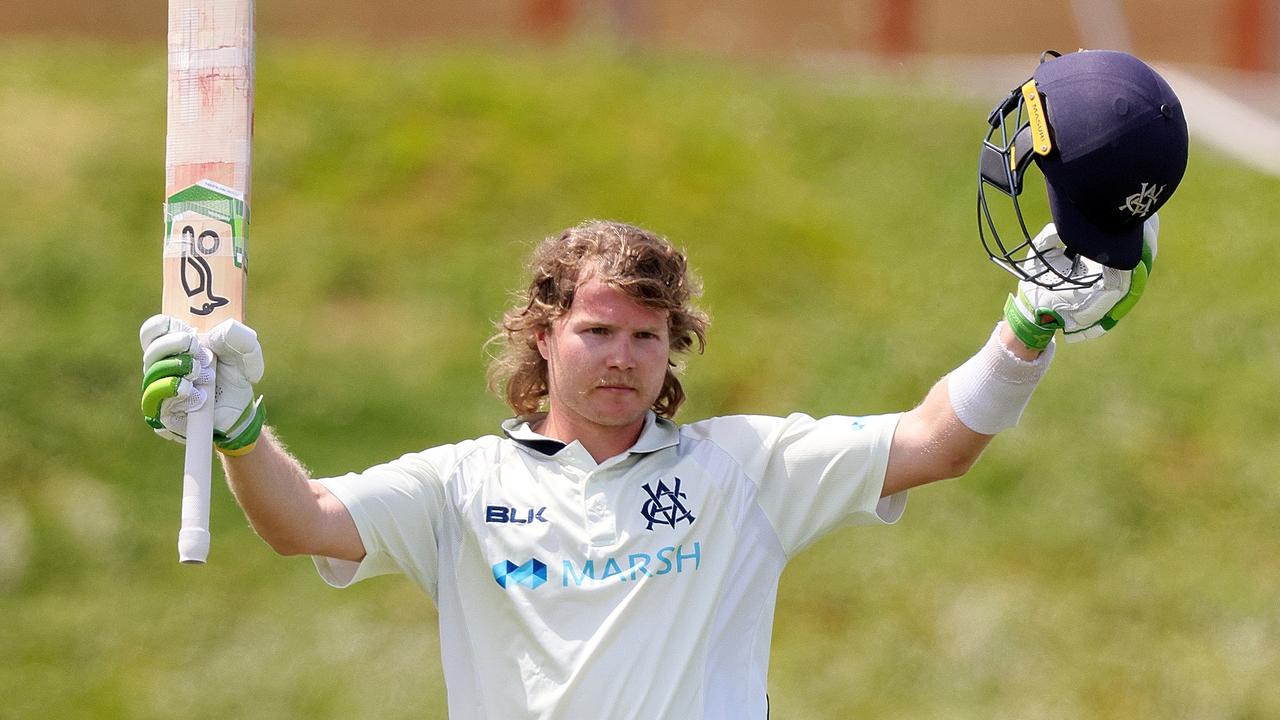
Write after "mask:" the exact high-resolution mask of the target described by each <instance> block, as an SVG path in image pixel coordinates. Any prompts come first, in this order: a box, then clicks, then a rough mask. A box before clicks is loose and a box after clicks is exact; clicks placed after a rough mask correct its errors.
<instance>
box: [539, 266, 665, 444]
mask: <svg viewBox="0 0 1280 720" xmlns="http://www.w3.org/2000/svg"><path fill="white" fill-rule="evenodd" d="M667 315H668V313H667V312H666V311H665V310H655V309H653V308H648V307H645V306H643V305H641V304H639V303H637V302H636V301H634V300H632V299H631V298H630V297H628V296H627V295H626V294H625V293H623V292H622V291H621V290H618V289H617V288H615V287H612V286H610V285H606V284H605V283H602V282H600V281H599V280H597V279H595V278H594V277H592V278H590V279H588V280H587V281H586V282H584V283H583V284H582V285H579V286H578V288H577V290H576V291H575V293H574V297H573V305H572V306H571V307H570V308H569V312H568V313H567V314H565V315H564V316H563V317H561V318H560V319H558V320H556V321H555V322H554V323H552V325H551V330H550V332H546V333H540V334H539V335H538V338H537V340H538V351H539V352H540V353H541V354H542V357H543V358H545V359H546V360H547V366H548V367H547V377H548V385H549V387H548V393H549V397H550V400H551V415H552V417H553V418H554V420H555V421H556V422H557V424H560V423H563V424H566V425H568V426H569V427H572V428H575V429H577V430H578V431H583V430H586V431H588V432H598V431H600V430H602V429H605V428H616V429H618V430H619V431H622V430H625V431H627V432H638V431H639V424H641V423H643V421H644V415H645V411H646V410H648V409H649V408H650V407H651V406H652V405H653V403H654V401H655V400H657V398H658V393H659V392H661V390H662V381H663V378H664V377H665V376H666V371H667V362H668V359H669V358H670V333H669V331H668V328H667Z"/></svg>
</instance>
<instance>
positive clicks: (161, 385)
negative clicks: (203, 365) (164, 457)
mask: <svg viewBox="0 0 1280 720" xmlns="http://www.w3.org/2000/svg"><path fill="white" fill-rule="evenodd" d="M208 397H209V393H208V392H207V391H206V390H204V389H203V388H201V387H199V386H197V385H195V384H194V383H192V382H191V381H190V380H186V379H183V378H166V379H163V380H158V381H156V382H154V383H152V384H151V385H148V386H147V389H146V390H145V391H144V392H143V394H142V414H143V416H144V417H146V418H147V419H148V424H150V425H151V426H152V427H155V425H156V422H152V421H157V422H158V423H159V425H161V426H162V427H164V428H166V429H168V430H171V431H173V432H176V433H180V434H181V433H185V432H186V429H187V414H188V413H190V412H193V411H195V410H199V409H200V408H201V407H203V406H204V403H205V400H206V399H207V398H208ZM157 429H158V428H157Z"/></svg>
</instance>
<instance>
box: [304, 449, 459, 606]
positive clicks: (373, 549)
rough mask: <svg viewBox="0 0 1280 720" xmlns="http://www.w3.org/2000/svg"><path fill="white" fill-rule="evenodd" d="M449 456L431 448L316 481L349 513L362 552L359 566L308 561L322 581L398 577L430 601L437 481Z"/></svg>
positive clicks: (440, 505)
mask: <svg viewBox="0 0 1280 720" xmlns="http://www.w3.org/2000/svg"><path fill="white" fill-rule="evenodd" d="M452 455H453V453H451V452H449V448H448V447H442V448H435V449H433V450H428V451H425V452H421V453H413V454H409V455H405V456H403V457H401V458H399V459H397V460H393V461H391V462H388V463H384V464H382V465H375V466H373V467H371V468H369V469H367V470H365V471H364V472H359V473H347V474H346V475H341V476H338V477H332V478H323V479H320V480H317V482H319V483H320V484H321V485H323V486H324V487H325V488H327V489H328V490H329V492H331V493H333V494H334V496H336V497H337V498H338V500H340V501H341V502H342V504H343V505H344V506H346V508H347V511H348V512H349V513H351V519H352V520H353V521H354V522H355V525H356V530H357V531H358V532H359V533H360V540H361V542H363V543H364V549H365V557H364V559H363V560H361V561H360V562H359V563H355V562H351V561H346V560H338V559H336V558H327V557H321V556H313V558H312V559H313V561H314V562H315V565H316V569H317V570H318V571H319V572H320V576H321V577H322V578H324V580H325V582H327V583H329V584H330V585H332V586H334V587H347V586H348V585H351V584H353V583H356V582H359V581H360V580H364V579H365V578H370V577H374V576H377V575H385V574H390V573H404V574H405V575H408V576H409V577H410V578H411V579H412V580H414V581H415V582H416V583H418V584H419V585H420V586H422V587H423V588H426V589H427V591H428V593H429V594H430V595H431V597H432V598H433V599H435V598H436V587H437V579H438V575H439V554H440V537H441V534H442V529H443V524H444V521H445V508H446V502H445V492H444V486H443V478H444V476H445V473H446V472H447V469H448V465H449V464H450V462H451V458H452Z"/></svg>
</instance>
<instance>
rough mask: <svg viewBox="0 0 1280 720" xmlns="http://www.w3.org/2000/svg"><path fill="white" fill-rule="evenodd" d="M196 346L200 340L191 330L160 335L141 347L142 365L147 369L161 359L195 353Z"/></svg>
mask: <svg viewBox="0 0 1280 720" xmlns="http://www.w3.org/2000/svg"><path fill="white" fill-rule="evenodd" d="M198 347H200V340H199V338H198V337H197V336H196V334H195V332H193V331H189V330H180V331H177V332H171V333H167V334H164V335H161V336H159V337H157V338H155V339H154V340H152V341H151V342H150V343H148V344H147V345H146V347H145V348H144V349H143V351H142V367H143V368H148V369H149V368H150V367H151V366H152V365H155V364H156V363H158V362H160V361H161V360H163V359H165V358H168V357H173V356H175V355H195V354H196V352H195V350H196V348H198Z"/></svg>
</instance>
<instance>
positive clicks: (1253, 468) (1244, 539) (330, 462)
mask: <svg viewBox="0 0 1280 720" xmlns="http://www.w3.org/2000/svg"><path fill="white" fill-rule="evenodd" d="M1015 74H1016V73H1015ZM258 79H259V87H258V105H257V142H256V148H255V149H256V153H257V154H256V157H255V172H254V188H253V196H254V197H253V207H254V212H255V215H254V217H253V223H252V229H251V237H250V243H251V244H250V248H251V257H252V282H251V290H250V303H251V304H250V307H249V311H248V315H249V320H250V322H251V323H252V324H253V325H254V326H255V327H257V328H258V330H259V331H260V333H261V335H262V337H263V339H264V343H265V346H266V352H267V356H268V371H267V376H266V378H265V380H264V381H263V383H262V385H261V390H262V391H263V392H264V393H265V394H266V396H267V398H268V408H269V412H270V414H271V420H272V422H273V423H274V424H275V425H277V426H278V427H279V428H280V432H281V434H282V435H283V436H284V438H285V439H286V440H287V441H288V442H289V444H290V446H291V448H292V449H293V450H294V451H295V452H296V453H297V454H298V455H299V456H300V457H301V458H303V459H304V461H305V462H307V463H308V464H309V465H310V466H311V467H312V468H313V469H314V471H315V472H317V473H321V474H330V473H338V472H342V471H345V470H348V469H352V468H358V467H363V466H366V465H368V464H372V463H374V462H376V461H379V460H382V459H385V458H387V457H389V456H393V455H396V454H399V453H402V452H405V451H409V450H413V449H417V448H421V447H425V446H429V445H432V444H437V443H442V442H449V441H453V440H457V439H460V438H463V437H470V436H475V435H478V434H482V433H487V432H491V431H492V430H493V429H494V428H495V425H496V422H497V420H499V419H500V418H502V417H504V409H503V407H502V405H501V403H500V402H499V401H498V400H496V399H495V398H492V397H490V396H487V395H486V394H485V393H484V390H483V365H484V359H485V356H484V353H483V351H482V349H481V345H482V343H483V341H484V339H485V338H486V337H487V335H488V334H489V328H490V323H491V322H492V321H493V320H494V319H495V318H497V317H498V316H499V315H500V313H501V311H502V310H503V308H504V306H505V303H506V301H507V298H508V293H509V292H510V291H511V290H513V289H514V288H515V287H516V285H517V284H518V282H519V280H518V278H519V273H520V268H521V264H522V260H523V255H524V253H525V251H526V250H527V249H528V248H529V247H530V246H531V244H532V243H534V242H536V241H537V240H538V239H540V238H541V237H542V236H543V235H546V234H549V233H551V232H554V231H556V230H558V229H560V228H562V227H565V226H567V225H570V224H572V223H575V222H577V221H578V220H580V219H583V218H589V217H610V218H617V219H622V220H627V221H631V222H635V223H639V224H642V225H647V226H650V227H653V228H654V229H656V230H659V231H660V232H663V233H665V234H668V235H669V236H670V237H672V238H673V239H674V240H676V241H677V242H678V243H679V244H682V245H684V246H685V247H687V248H688V249H689V251H690V253H691V257H692V260H693V262H694V264H695V266H696V267H697V268H698V269H699V270H700V272H701V273H702V274H703V276H704V278H705V280H706V286H707V297H706V305H707V306H708V307H709V309H710V310H711V312H712V314H713V316H714V318H715V320H716V322H715V324H714V327H713V334H712V339H711V344H710V347H709V350H708V352H707V354H706V356H705V357H701V358H694V359H693V360H692V361H691V363H690V369H689V372H688V381H687V386H688V388H689V390H690V395H691V398H692V400H691V402H690V404H689V406H688V408H687V409H686V410H685V412H684V415H683V417H684V418H686V419H694V418H698V417H703V416H707V415H712V414H723V413H733V412H764V413H785V412H788V411H791V410H804V411H807V412H810V413H814V414H825V413H832V412H852V413H859V412H862V413H869V412H882V411H892V410H899V409H905V408H906V407H908V406H910V405H911V404H913V403H914V402H916V401H917V400H918V399H919V398H920V397H921V396H922V395H923V393H924V391H925V390H926V389H927V388H928V387H929V385H930V384H931V383H932V382H933V381H934V380H935V379H936V378H937V377H938V376H940V375H941V374H943V373H945V372H946V371H947V370H949V369H950V368H952V367H953V366H955V365H956V364H958V363H959V362H961V361H963V360H964V359H965V358H966V357H967V356H968V355H969V353H971V352H972V351H973V350H974V349H975V348H976V347H977V346H978V345H980V344H981V342H982V341H983V339H984V338H985V336H986V334H987V333H988V331H989V329H990V327H991V324H992V323H993V322H994V320H995V319H996V318H997V317H998V314H999V308H1000V305H1001V303H1002V301H1003V296H1004V294H1005V293H1006V292H1007V291H1008V288H1009V284H1010V283H1009V282H1008V278H1005V277H1003V276H1002V275H1001V274H999V273H998V272H997V271H995V270H994V269H992V268H991V267H989V265H988V264H987V263H986V261H985V260H984V259H983V258H982V255H981V252H980V249H979V247H978V243H977V238H976V237H974V235H975V232H974V222H975V221H974V211H973V192H972V188H973V170H974V164H975V160H976V155H977V149H978V142H979V139H980V137H981V133H982V118H984V117H985V111H986V109H987V108H985V107H974V106H972V105H969V104H966V103H959V102H952V101H948V100H946V99H945V98H940V97H937V96H935V95H933V94H930V93H928V92H926V91H923V90H919V89H912V86H911V84H909V83H902V82H895V81H891V80H889V79H880V78H876V77H868V76H865V75H859V76H853V75H851V76H850V77H849V78H848V80H849V88H851V89H850V90H849V91H847V92H845V91H840V90H838V89H833V86H832V85H831V83H829V82H824V83H817V82H814V81H811V80H809V79H808V78H806V77H805V76H803V75H800V74H797V73H793V72H789V71H786V70H784V69H779V68H765V67H760V66H741V65H732V64H727V63H721V62H714V61H708V60H706V59H698V58H691V57H678V56H652V55H643V54H621V53H617V52H613V51H610V50H608V49H604V48H593V47H578V48H573V49H570V50H562V51H536V50H530V49H521V48H515V49H508V50H506V51H504V52H502V53H497V52H488V51H480V50H476V51H465V50H456V49H455V50H441V49H435V50H409V49H379V50H372V49H368V48H360V47H355V46H350V47H333V46H329V45H325V46H321V45H318V44H317V45H287V46H285V45H277V44H274V43H270V42H265V41H264V42H263V43H262V47H261V48H260V54H259V67H258ZM1014 79H1016V78H1014ZM164 80H165V68H164V57H163V51H162V49H158V48H156V47H147V48H136V47H135V48H131V47H118V46H106V45H86V44H59V43H21V44H14V43H9V44H6V45H0V117H3V118H4V120H3V122H2V123H0V147H3V148H5V152H6V155H7V156H6V158H5V163H4V171H3V172H2V173H0V196H2V197H4V198H5V200H6V202H5V204H4V206H3V207H2V208H0V251H3V257H4V259H5V269H6V272H4V273H0V338H3V339H4V349H3V352H0V377H3V382H0V428H3V432H2V433H0V469H2V472H3V481H2V482H0V618H4V620H3V622H0V657H2V662H0V697H3V698H4V701H3V702H0V717H14V718H20V717H21V718H25V717H59V718H161V717H175V716H182V717H189V718H225V717H255V718H295V717H315V718H322V717H378V718H400V717H404V718H408V717H443V715H444V694H443V688H442V680H441V674H440V669H439V653H438V650H437V647H436V632H435V628H434V623H435V615H434V610H433V609H432V607H431V605H430V602H429V601H428V600H427V599H426V598H425V597H424V596H422V595H421V594H420V593H419V592H418V591H416V590H415V589H414V588H413V587H411V586H410V585H409V584H408V583H407V582H405V581H403V580H401V579H384V580H378V581H374V582H371V583H366V584H364V586H363V587H357V588H354V589H352V590H350V591H346V592H343V593H337V592H334V591H331V590H328V589H327V588H325V587H324V585H323V584H322V583H321V582H320V581H319V579H318V578H316V577H315V575H314V571H313V570H312V569H311V566H310V562H309V561H308V560H306V559H300V558H294V559H288V560H286V559H279V558H276V557H274V556H273V555H272V554H271V553H270V551H269V550H268V549H267V548H266V547H265V546H264V545H263V544H262V543H261V542H259V541H258V540H257V539H256V538H255V537H254V536H253V534H252V533H251V531H249V529H248V528H247V525H246V523H245V521H244V519H243V516H242V515H241V514H240V512H239V511H238V510H237V509H236V507H235V505H234V502H233V501H232V500H231V499H230V497H229V493H227V492H226V490H225V487H223V486H221V485H220V486H219V487H218V488H217V490H216V492H215V507H214V509H213V512H214V520H213V522H214V528H213V531H214V534H215V541H214V547H213V553H212V557H211V563H210V564H209V565H208V566H206V567H204V568H201V569H192V568H187V567H181V566H179V565H178V564H177V563H175V562H174V558H173V555H174V552H173V545H174V542H173V540H174V533H175V530H176V517H177V504H178V484H177V481H176V477H175V476H176V473H177V469H178V467H179V464H180V461H179V457H180V452H179V450H178V449H177V448H176V447H175V446H172V445H169V444H167V443H163V442H161V441H159V440H157V439H155V438H153V437H152V436H151V435H150V433H149V432H148V431H147V430H146V428H145V427H144V425H143V424H142V423H141V421H140V419H139V417H138V411H137V391H138V367H137V366H138V362H139V360H138V358H139V351H138V348H137V340H136V328H137V326H138V324H139V322H140V321H141V320H142V319H143V318H145V317H146V316H147V315H149V314H151V313H152V312H154V311H155V310H156V309H157V308H158V307H159V295H160V273H159V258H158V250H159V242H160V238H159V234H160V233H159V224H160V222H159V221H160V194H161V191H162V183H163V164H164V157H163V152H164V150H163V147H164V146H163V137H164V92H165V87H164ZM853 88H856V91H855V90H854V89H853ZM1001 92H1003V88H999V89H993V97H994V96H996V95H999V94H1000V93H1001ZM1278 190H1280V182H1278V181H1277V180H1276V179H1274V178H1268V177H1263V176H1260V175H1257V174H1255V173H1252V172H1249V171H1247V170H1244V169H1241V168H1240V167H1238V166H1236V165H1234V164H1232V163H1230V162H1227V161H1225V160H1223V159H1221V158H1218V157H1214V156H1212V155H1210V154H1208V153H1206V152H1203V151H1201V150H1200V149H1199V148H1196V147H1194V146H1193V153H1192V158H1191V165H1190V169H1189V171H1188V175H1187V178H1186V180H1185V182H1184V183H1183V186H1182V188H1181V189H1180V190H1179V192H1178V196H1177V198H1176V200H1175V201H1174V202H1173V203H1172V204H1171V205H1170V206H1169V207H1168V208H1166V210H1164V211H1163V212H1162V218H1163V220H1164V236H1163V237H1162V238H1161V253H1160V258H1159V261H1158V263H1157V270H1156V276H1155V280H1156V282H1155V284H1154V285H1153V286H1152V291H1151V293H1150V294H1149V297H1148V298H1147V299H1146V300H1144V301H1143V303H1142V305H1141V306H1140V307H1139V309H1138V310H1137V311H1136V312H1135V313H1134V314H1133V315H1132V316H1130V318H1128V319H1126V321H1125V322H1124V323H1123V324H1122V325H1121V326H1120V328H1119V330H1118V332H1116V333H1114V335H1113V336H1112V337H1109V338H1107V339H1106V340H1104V341H1101V342H1097V343H1090V344H1087V345H1083V346H1071V347H1063V348H1061V350H1062V352H1060V354H1059V356H1058V359H1057V360H1056V361H1055V367H1054V368H1053V371H1052V373H1051V375H1050V377H1049V378H1048V379H1047V380H1046V382H1045V383H1044V384H1043V386H1042V387H1041V388H1040V390H1039V391H1038V393H1037V397H1036V399H1035V401H1034V402H1033V403H1032V405H1031V407H1030V408H1029V410H1028V411H1027V414H1026V416H1025V417H1024V421H1023V425H1022V426H1021V427H1020V428H1019V429H1017V430H1015V431H1012V432H1010V433H1008V434H1007V436H1004V437H1001V438H1000V439H998V440H997V441H996V442H995V443H994V445H993V446H992V447H991V449H990V450H988V452H987V453H986V456H985V457H984V459H983V460H982V462H980V463H979V465H978V466H977V468H975V469H974V471H973V472H971V473H970V475H969V476H968V477H967V478H965V479H963V480H960V481H954V482H949V483H944V484H942V485H940V486H937V487H933V488H929V489H925V490H922V491H919V492H916V493H913V499H912V502H911V507H910V510H909V512H908V513H907V515H906V517H905V518H904V520H903V521H902V523H901V524H900V525H899V526H898V527H895V528H892V529H882V530H863V531H848V532H843V533H837V534H835V535H833V536H831V537H829V538H827V539H826V540H824V541H822V542H821V543H820V544H818V545H817V546H816V547H815V548H813V549H811V550H809V551H808V552H806V553H805V554H803V555H801V556H800V557H798V558H797V559H796V560H795V561H794V562H793V563H792V564H791V566H790V568H789V570H788V572H787V574H786V576H785V577H784V579H783V584H782V588H781V591H780V597H779V603H778V621H777V628H776V632H775V642H774V651H773V663H772V667H771V679H770V689H771V701H772V702H771V704H772V707H773V708H774V711H775V714H776V715H777V716H779V717H799V718H823V717H830V718H836V717H851V716H857V717H914V718H933V717H936V718H1041V717H1044V718H1059V717H1076V718H1133V717H1161V718H1184V717H1185V718H1239V719H1244V718H1267V717H1277V716H1280V689H1277V687H1276V685H1275V683H1274V678H1275V677H1277V676H1278V675H1280V657H1277V652H1278V651H1277V647H1280V611H1278V608H1280V604H1278V603H1277V598H1278V597H1280V552H1278V551H1280V529H1278V524H1277V522H1276V517H1277V516H1278V511H1280V491H1278V490H1277V489H1276V476H1277V471H1278V470H1280V452H1278V451H1277V442H1276V439H1277V437H1280V410H1278V406H1277V398H1278V397H1280V393H1278V392H1277V390H1278V385H1280V382H1278V381H1277V377H1276V376H1277V373H1276V370H1277V368H1280V340H1278V339H1277V338H1278V337H1280V320H1278V319H1277V316H1276V313H1275V312H1274V309H1273V308H1274V306H1275V303H1276V297H1277V294H1276V289H1275V287H1276V286H1275V279H1274V274H1275V270H1274V268H1275V267H1276V266H1277V263H1278V262H1280V250H1277V247H1276V245H1275V243H1274V228H1275V227H1276V226H1277V225H1278V224H1280V206H1278V204H1277V203H1276V202H1275V198H1276V197H1277V191H1278ZM637 641H639V639H637Z"/></svg>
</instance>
